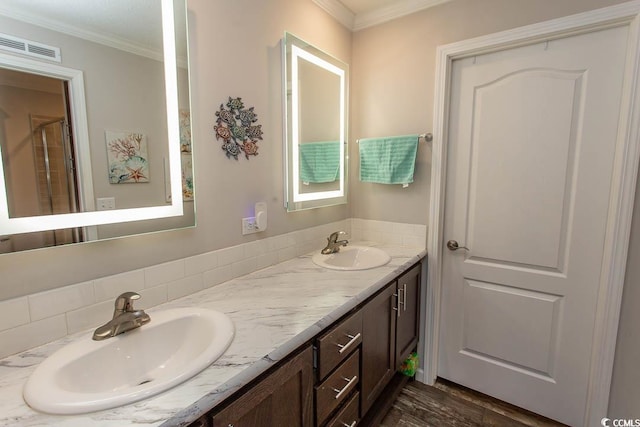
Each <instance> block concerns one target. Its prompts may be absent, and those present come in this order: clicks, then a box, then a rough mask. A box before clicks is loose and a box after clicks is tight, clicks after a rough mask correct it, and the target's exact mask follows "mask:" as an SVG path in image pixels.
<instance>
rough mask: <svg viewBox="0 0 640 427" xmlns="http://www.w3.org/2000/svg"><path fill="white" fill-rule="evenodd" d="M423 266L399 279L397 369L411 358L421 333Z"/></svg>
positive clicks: (418, 266)
mask: <svg viewBox="0 0 640 427" xmlns="http://www.w3.org/2000/svg"><path fill="white" fill-rule="evenodd" d="M421 267H422V265H421V264H417V265H416V266H415V267H413V268H412V269H411V270H409V271H407V272H406V273H405V274H403V275H402V276H400V277H399V278H398V284H397V294H398V301H399V303H398V308H399V310H398V328H397V332H396V368H397V369H399V368H400V366H401V365H402V362H403V361H404V360H405V359H406V358H407V357H409V354H411V351H412V350H413V349H414V348H415V347H416V344H418V335H419V333H420V271H421Z"/></svg>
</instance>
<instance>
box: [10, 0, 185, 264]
mask: <svg viewBox="0 0 640 427" xmlns="http://www.w3.org/2000/svg"><path fill="white" fill-rule="evenodd" d="M186 20H187V18H186V1H185V0H136V1H135V2H131V1H130V0H110V1H108V2H105V1H103V0H84V1H82V2H69V1H68V0H26V1H25V0H3V1H2V4H1V5H0V151H1V154H2V162H0V253H6V252H12V251H20V250H27V249H35V248H41V247H48V246H55V245H62V244H69V243H79V242H84V241H92V240H98V239H103V238H112V237H120V236H124V235H132V234H139V233H146V232H153V231H160V230H167V229H174V228H182V227H188V226H193V225H194V224H195V213H194V203H193V181H192V169H191V160H192V159H191V128H190V112H189V108H190V107H189V82H188V70H187V28H186Z"/></svg>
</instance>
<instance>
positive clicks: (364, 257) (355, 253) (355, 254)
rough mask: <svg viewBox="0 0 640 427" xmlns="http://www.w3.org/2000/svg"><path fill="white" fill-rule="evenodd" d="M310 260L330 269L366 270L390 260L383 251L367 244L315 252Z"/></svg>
mask: <svg viewBox="0 0 640 427" xmlns="http://www.w3.org/2000/svg"><path fill="white" fill-rule="evenodd" d="M311 260H312V261H313V262H314V263H315V264H316V265H319V266H320V267H325V268H330V269H332V270H368V269H370V268H376V267H380V266H383V265H385V264H386V263H388V262H389V261H390V260H391V257H390V256H389V254H387V253H386V252H385V251H383V250H381V249H378V248H372V247H369V246H345V247H343V248H340V252H336V253H335V254H331V255H324V254H321V253H316V254H314V255H313V257H312V258H311Z"/></svg>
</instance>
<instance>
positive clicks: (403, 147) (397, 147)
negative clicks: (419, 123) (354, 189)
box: [358, 135, 418, 184]
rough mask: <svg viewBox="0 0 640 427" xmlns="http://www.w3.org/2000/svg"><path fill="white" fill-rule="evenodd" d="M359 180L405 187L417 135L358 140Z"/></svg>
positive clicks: (407, 181) (416, 143)
mask: <svg viewBox="0 0 640 427" xmlns="http://www.w3.org/2000/svg"><path fill="white" fill-rule="evenodd" d="M358 145H359V150H360V181H362V182H375V183H378V184H409V183H411V182H413V172H414V170H415V164H416V153H417V151H418V135H406V136H393V137H386V138H365V139H361V140H360V143H359V144H358Z"/></svg>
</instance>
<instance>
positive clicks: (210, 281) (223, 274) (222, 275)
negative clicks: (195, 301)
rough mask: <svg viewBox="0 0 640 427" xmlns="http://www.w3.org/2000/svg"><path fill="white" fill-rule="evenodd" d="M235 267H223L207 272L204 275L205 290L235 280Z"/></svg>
mask: <svg viewBox="0 0 640 427" xmlns="http://www.w3.org/2000/svg"><path fill="white" fill-rule="evenodd" d="M233 278H234V276H233V266H231V265H223V266H222V267H218V268H214V269H213V270H209V271H205V272H204V274H203V282H204V287H205V288H210V287H212V286H215V285H219V284H220V283H223V282H226V281H227V280H231V279H233Z"/></svg>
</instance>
